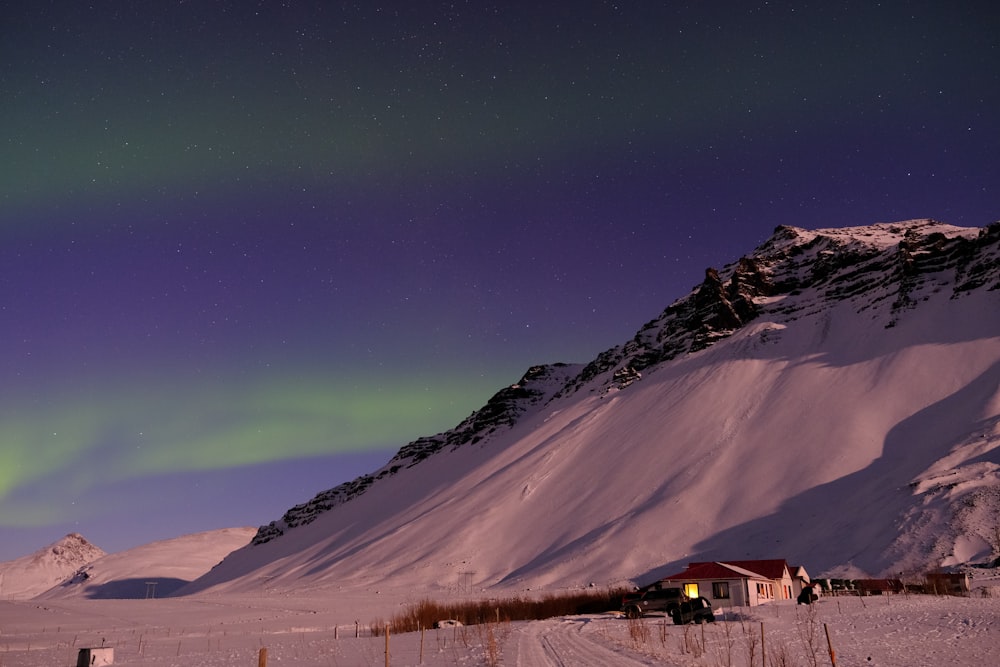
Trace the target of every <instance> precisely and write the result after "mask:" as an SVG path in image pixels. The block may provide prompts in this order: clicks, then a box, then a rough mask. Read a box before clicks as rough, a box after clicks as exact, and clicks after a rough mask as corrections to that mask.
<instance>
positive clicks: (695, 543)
mask: <svg viewBox="0 0 1000 667" xmlns="http://www.w3.org/2000/svg"><path fill="white" fill-rule="evenodd" d="M998 384H1000V223H995V224H993V225H990V226H989V227H985V228H982V229H969V228H958V227H954V226H950V225H946V224H942V223H938V222H934V221H930V220H914V221H906V222H900V223H892V224H877V225H871V226H865V227H855V228H847V229H824V230H815V231H807V230H805V229H799V228H792V227H779V228H777V229H776V230H775V233H774V235H773V237H772V238H771V239H770V240H768V241H767V242H766V243H764V244H763V245H761V246H760V247H758V248H757V249H756V250H754V251H753V252H752V253H750V254H749V255H747V256H745V257H743V258H740V259H739V260H738V261H736V262H734V263H732V264H731V265H728V266H726V267H723V268H721V269H719V270H714V269H709V270H708V271H707V272H706V275H705V278H704V280H703V281H702V282H701V284H699V285H697V286H696V287H695V288H694V289H693V290H692V291H691V293H690V294H688V295H687V296H686V297H684V298H682V299H679V300H678V301H677V302H675V303H674V304H672V305H671V306H669V307H668V308H667V309H666V310H665V311H663V313H661V314H660V316H659V317H657V318H656V319H654V320H652V321H651V322H649V323H648V324H646V325H645V326H643V327H642V329H641V330H640V331H639V332H638V333H637V334H636V335H635V337H634V338H633V339H632V340H630V341H628V342H626V343H625V344H623V345H620V346H617V347H614V348H612V349H610V350H607V351H606V352H604V353H602V354H601V355H599V356H598V358H597V359H595V360H593V361H592V362H590V363H588V364H586V365H582V364H581V365H564V364H554V365H547V366H536V367H533V368H531V369H529V370H528V372H527V373H526V374H525V375H524V377H523V378H521V379H520V380H519V381H518V382H517V383H515V384H513V385H511V386H510V387H507V388H505V389H503V390H501V391H500V392H498V393H497V394H496V396H494V397H493V398H492V399H491V400H490V401H489V402H488V403H487V404H486V405H485V406H484V407H483V408H482V409H480V410H478V411H476V412H475V413H473V414H472V415H471V416H470V417H469V418H467V419H466V420H465V421H463V422H462V423H461V424H459V425H458V426H457V427H455V428H454V429H452V430H450V431H447V432H445V433H441V434H438V435H436V436H433V437H427V438H420V439H418V440H416V441H414V442H412V443H410V444H408V445H406V446H405V447H403V448H402V449H401V450H400V451H399V453H398V454H397V455H396V456H395V457H394V458H393V459H392V460H391V461H390V462H389V463H388V464H387V465H386V466H385V467H383V468H382V469H381V470H379V471H376V472H375V473H373V474H371V475H368V476H364V477H361V478H359V479H357V480H354V481H353V482H351V483H348V484H344V485H341V486H339V487H336V488H334V489H331V490H329V491H327V492H324V493H321V494H319V495H318V496H316V497H315V498H313V499H312V500H311V501H309V502H307V503H305V504H303V505H300V506H297V507H294V508H292V509H290V510H289V511H288V512H287V513H286V514H285V515H284V516H283V517H282V519H281V520H279V521H275V522H272V523H271V524H269V525H267V526H263V527H262V528H261V529H260V530H259V531H258V533H257V535H256V537H255V538H254V541H253V543H252V544H250V545H248V546H246V547H244V548H242V549H239V550H237V551H235V552H233V553H232V554H231V555H229V556H228V557H227V558H226V559H225V560H224V561H223V562H222V563H221V564H219V565H218V566H217V567H216V568H214V569H213V570H212V571H211V572H209V573H208V574H206V575H205V576H204V577H202V578H200V579H199V580H198V581H196V582H195V583H194V584H192V585H190V586H187V587H185V588H184V589H182V591H181V592H182V593H191V592H198V591H205V590H213V591H217V592H226V591H229V592H239V591H253V590H257V589H259V586H260V582H261V581H267V582H269V583H268V585H269V586H270V587H272V588H274V589H281V588H284V589H287V590H289V591H293V590H296V589H298V590H304V589H310V590H322V589H324V588H331V589H334V588H338V587H339V588H346V587H358V586H379V585H391V583H392V582H393V581H398V582H406V585H408V586H410V587H411V588H412V586H413V585H414V583H416V584H418V585H421V586H423V587H424V588H425V589H426V591H427V592H428V593H430V592H432V591H433V590H434V589H435V588H438V589H446V588H447V589H452V590H455V589H460V590H470V589H472V588H476V589H480V588H493V589H495V590H501V589H509V590H514V589H525V588H529V587H532V588H536V587H559V586H576V585H586V584H587V583H590V582H595V583H599V584H601V585H604V584H613V583H622V582H625V581H629V580H631V581H645V580H649V579H651V578H652V577H654V576H658V575H664V574H669V573H670V572H672V571H676V570H679V569H681V568H682V566H683V565H684V564H685V563H686V562H688V561H706V560H719V559H748V558H786V559H787V560H788V561H789V562H794V563H797V564H802V565H805V566H806V567H807V568H808V570H809V571H810V572H812V573H814V574H817V573H828V574H842V575H850V574H859V573H861V572H864V573H868V574H872V575H875V574H881V573H889V572H891V573H894V574H895V573H899V572H900V571H915V570H920V569H923V568H926V567H931V566H939V565H957V564H961V563H967V562H972V561H982V560H987V559H991V558H995V557H996V556H997V555H998V552H1000V537H998V535H1000V528H998V525H1000V451H998V449H997V447H998V445H1000V390H998Z"/></svg>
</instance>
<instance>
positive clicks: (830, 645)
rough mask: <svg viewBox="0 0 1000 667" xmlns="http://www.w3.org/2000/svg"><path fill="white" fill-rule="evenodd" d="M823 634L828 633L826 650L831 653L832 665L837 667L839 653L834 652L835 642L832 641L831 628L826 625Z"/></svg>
mask: <svg viewBox="0 0 1000 667" xmlns="http://www.w3.org/2000/svg"><path fill="white" fill-rule="evenodd" d="M823 632H825V633H826V648H827V650H828V651H830V664H831V665H833V667H837V653H836V651H834V650H833V642H831V641H830V628H828V627H827V625H826V623H824V624H823Z"/></svg>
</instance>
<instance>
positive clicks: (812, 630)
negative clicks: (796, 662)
mask: <svg viewBox="0 0 1000 667" xmlns="http://www.w3.org/2000/svg"><path fill="white" fill-rule="evenodd" d="M805 607H806V610H805V612H803V613H799V612H798V608H797V607H796V613H795V628H796V632H797V633H798V635H799V641H801V642H802V648H803V650H804V651H805V654H806V659H807V660H808V661H809V665H811V667H819V655H820V653H819V652H820V648H821V646H822V642H821V638H820V628H819V625H820V624H819V618H818V616H817V614H816V605H814V604H808V605H805Z"/></svg>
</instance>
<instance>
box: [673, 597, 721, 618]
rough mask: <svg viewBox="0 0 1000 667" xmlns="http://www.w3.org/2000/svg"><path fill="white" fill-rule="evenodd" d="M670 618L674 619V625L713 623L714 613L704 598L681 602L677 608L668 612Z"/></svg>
mask: <svg viewBox="0 0 1000 667" xmlns="http://www.w3.org/2000/svg"><path fill="white" fill-rule="evenodd" d="M670 617H671V618H673V619H674V623H675V624H676V625H686V624H687V623H712V622H713V621H715V612H713V611H712V603H711V602H709V601H708V600H706V599H705V598H702V597H697V598H691V599H690V600H685V601H684V602H681V603H680V604H679V605H678V606H677V608H675V609H674V610H673V611H671V612H670Z"/></svg>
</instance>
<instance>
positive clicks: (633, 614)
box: [625, 607, 642, 618]
mask: <svg viewBox="0 0 1000 667" xmlns="http://www.w3.org/2000/svg"><path fill="white" fill-rule="evenodd" d="M640 616H642V611H640V610H639V608H638V607H626V608H625V618H639V617H640Z"/></svg>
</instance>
